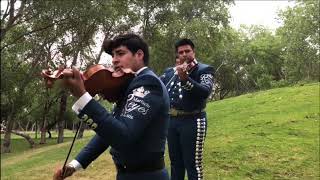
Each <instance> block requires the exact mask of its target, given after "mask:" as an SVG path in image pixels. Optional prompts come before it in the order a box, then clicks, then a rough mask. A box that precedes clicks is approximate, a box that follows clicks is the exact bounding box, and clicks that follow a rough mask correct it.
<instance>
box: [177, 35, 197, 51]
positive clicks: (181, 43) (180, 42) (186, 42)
mask: <svg viewBox="0 0 320 180" xmlns="http://www.w3.org/2000/svg"><path fill="white" fill-rule="evenodd" d="M184 45H190V46H191V48H192V50H194V44H193V42H192V41H191V40H190V39H187V38H183V39H180V40H178V41H177V42H176V44H175V45H174V46H175V49H176V52H178V47H180V46H184Z"/></svg>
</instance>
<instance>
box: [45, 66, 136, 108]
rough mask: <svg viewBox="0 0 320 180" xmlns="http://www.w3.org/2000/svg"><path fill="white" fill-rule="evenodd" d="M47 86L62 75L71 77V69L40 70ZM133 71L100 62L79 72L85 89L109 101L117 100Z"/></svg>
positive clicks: (49, 86)
mask: <svg viewBox="0 0 320 180" xmlns="http://www.w3.org/2000/svg"><path fill="white" fill-rule="evenodd" d="M41 75H42V77H44V79H45V84H46V86H47V87H48V88H51V87H52V86H53V83H54V81H56V80H58V79H62V78H64V77H72V76H73V72H72V69H66V68H64V67H59V68H58V70H55V71H52V70H51V69H44V70H42V72H41ZM133 77H134V72H133V71H132V70H130V69H117V70H115V69H114V68H113V67H105V66H104V65H101V64H96V65H92V66H90V67H89V68H88V69H87V70H86V71H85V72H81V78H82V79H83V81H84V86H85V88H86V91H87V92H88V93H89V94H90V95H91V96H95V95H96V94H100V95H102V96H103V98H104V99H106V100H108V101H109V102H117V101H118V100H119V99H120V98H122V95H123V94H124V92H125V90H126V89H127V87H128V85H129V82H130V81H131V80H132V79H133Z"/></svg>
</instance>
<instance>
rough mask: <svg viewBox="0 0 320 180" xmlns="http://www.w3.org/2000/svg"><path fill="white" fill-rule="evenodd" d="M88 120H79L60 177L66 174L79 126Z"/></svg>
mask: <svg viewBox="0 0 320 180" xmlns="http://www.w3.org/2000/svg"><path fill="white" fill-rule="evenodd" d="M101 99H102V98H99V99H96V100H97V101H98V102H99V101H100V100H101ZM88 119H89V117H87V118H86V119H85V120H84V119H81V120H80V122H79V126H78V128H77V131H76V133H75V135H74V137H73V140H72V143H71V146H70V149H69V152H68V155H67V157H66V160H65V161H64V164H63V168H62V177H64V176H65V173H66V165H67V162H68V159H69V156H70V154H71V151H72V148H73V145H74V142H75V141H76V138H77V136H78V133H79V130H80V128H81V126H82V123H83V121H87V120H88Z"/></svg>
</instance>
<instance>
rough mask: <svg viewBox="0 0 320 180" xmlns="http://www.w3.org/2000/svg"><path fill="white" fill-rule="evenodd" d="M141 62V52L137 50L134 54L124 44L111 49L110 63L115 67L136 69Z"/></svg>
mask: <svg viewBox="0 0 320 180" xmlns="http://www.w3.org/2000/svg"><path fill="white" fill-rule="evenodd" d="M141 62H143V52H142V51H141V50H138V51H137V52H136V53H135V54H132V52H131V51H130V50H129V49H128V48H127V47H125V46H119V47H117V48H115V49H113V50H112V64H113V65H114V67H115V69H116V70H118V69H119V68H124V69H131V70H133V71H137V70H138V69H139V68H140V67H139V65H141Z"/></svg>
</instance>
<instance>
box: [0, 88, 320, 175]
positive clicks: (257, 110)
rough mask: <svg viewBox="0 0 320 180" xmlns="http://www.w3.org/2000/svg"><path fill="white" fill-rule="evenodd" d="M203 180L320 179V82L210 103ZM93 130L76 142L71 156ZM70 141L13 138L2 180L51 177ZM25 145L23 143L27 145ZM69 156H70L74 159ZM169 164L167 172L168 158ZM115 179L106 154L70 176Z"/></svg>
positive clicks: (111, 165) (110, 161) (77, 150)
mask: <svg viewBox="0 0 320 180" xmlns="http://www.w3.org/2000/svg"><path fill="white" fill-rule="evenodd" d="M207 112H208V119H209V120H208V134H207V137H206V142H205V150H204V168H205V179H208V180H215V179H241V180H242V179H307V180H309V179H310V180H313V179H314V180H317V179H319V178H320V177H319V172H320V169H319V153H320V152H319V145H320V144H319V128H320V127H319V83H316V84H307V85H304V86H295V87H287V88H279V89H272V90H268V91H261V92H256V93H252V94H246V95H242V96H238V97H235V98H229V99H225V100H222V101H216V102H211V103H208V106H207ZM92 135H93V132H92V131H87V132H85V138H84V139H81V140H77V141H76V144H75V147H74V150H73V152H72V155H71V156H72V157H74V156H75V155H76V154H77V153H78V152H79V151H80V150H81V148H82V147H83V146H84V145H85V144H86V143H87V142H88V140H89V139H90V137H91V136H92ZM66 136H67V137H69V138H68V141H69V142H65V143H61V144H58V145H57V144H55V142H56V139H53V140H49V141H48V144H46V145H42V146H37V147H36V148H35V149H28V146H27V147H26V145H27V144H26V142H24V140H23V139H21V138H19V137H16V136H13V144H12V145H13V150H14V151H13V153H10V154H4V155H1V179H4V180H7V179H8V180H9V179H10V180H11V179H12V180H19V179H21V180H22V179H35V180H40V179H41V180H42V179H52V174H53V171H54V169H55V168H57V167H58V166H61V165H62V164H63V162H64V159H65V156H66V154H67V151H68V148H69V146H70V140H71V137H72V136H73V134H72V133H71V132H68V133H66ZM23 143H25V144H23ZM72 157H71V158H72ZM166 164H167V168H168V169H169V168H170V166H169V160H168V154H167V153H166ZM69 179H71V180H75V179H77V180H84V179H107V180H108V179H110V180H111V179H115V168H114V165H113V162H112V159H111V157H110V155H109V153H108V152H106V153H104V154H103V155H102V156H100V157H99V158H98V159H97V160H96V161H94V162H93V163H92V164H91V165H90V166H89V167H88V168H87V170H85V171H80V172H77V173H76V174H75V175H74V176H72V177H71V178H69Z"/></svg>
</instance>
